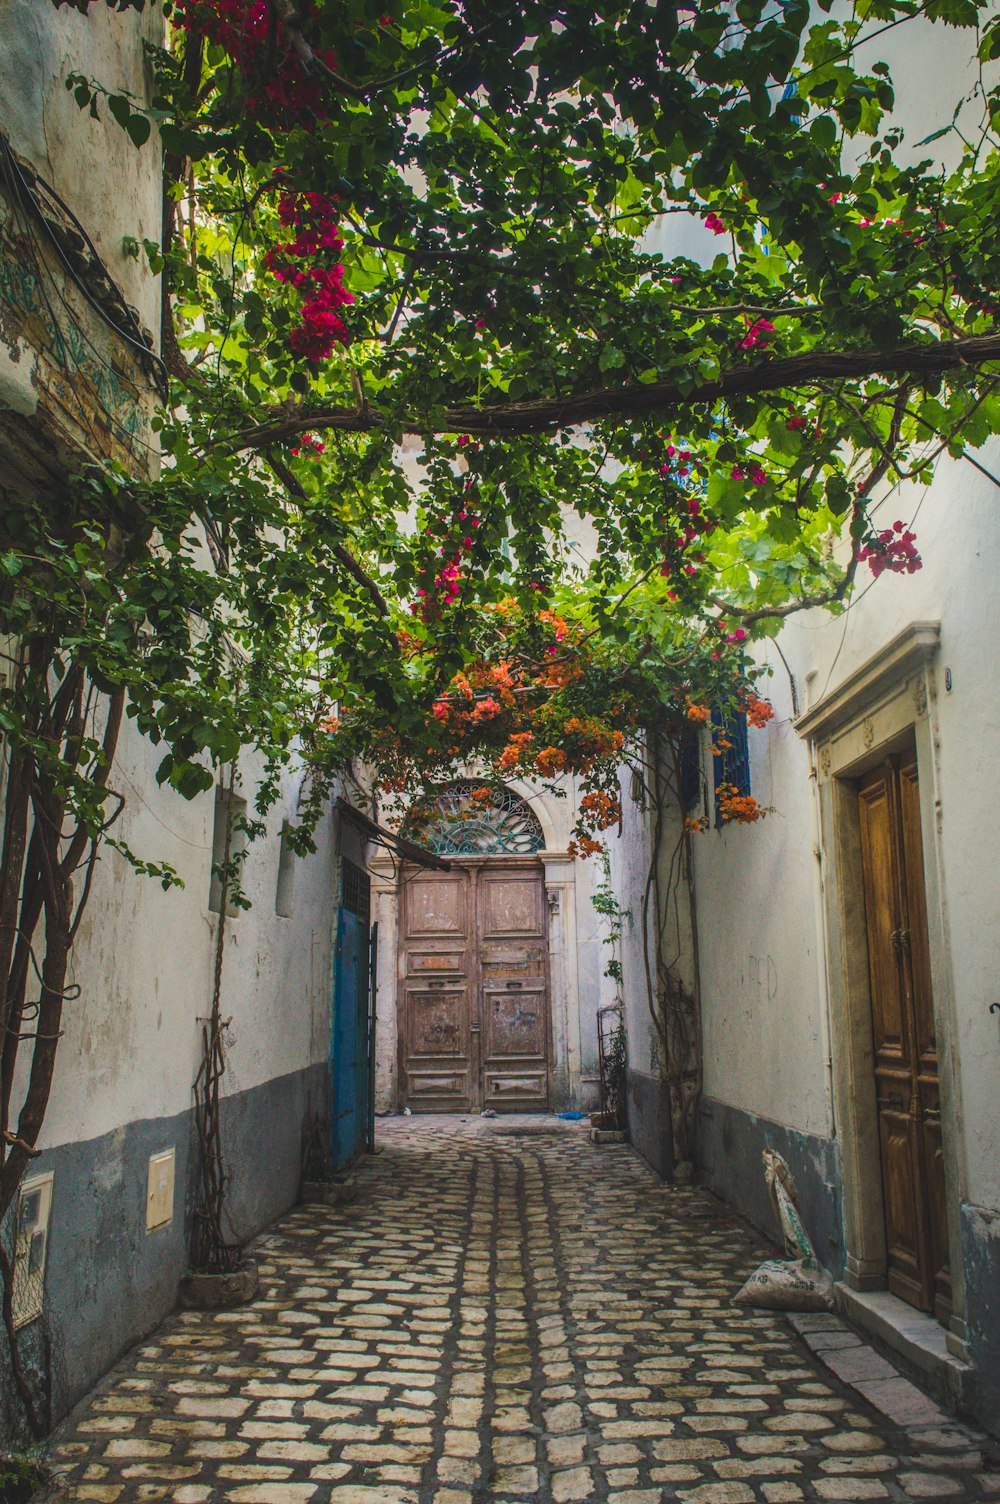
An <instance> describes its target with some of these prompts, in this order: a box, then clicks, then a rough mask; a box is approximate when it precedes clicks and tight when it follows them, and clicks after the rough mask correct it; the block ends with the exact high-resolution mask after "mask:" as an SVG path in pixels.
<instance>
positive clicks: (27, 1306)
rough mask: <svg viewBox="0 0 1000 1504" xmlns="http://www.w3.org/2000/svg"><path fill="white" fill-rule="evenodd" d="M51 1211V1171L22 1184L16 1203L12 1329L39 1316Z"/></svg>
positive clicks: (42, 1295)
mask: <svg viewBox="0 0 1000 1504" xmlns="http://www.w3.org/2000/svg"><path fill="white" fill-rule="evenodd" d="M51 1212H52V1172H51V1170H50V1171H49V1173H48V1174H47V1175H32V1176H30V1177H29V1178H28V1179H27V1180H25V1181H23V1182H22V1185H21V1192H20V1195H19V1197H18V1203H17V1239H16V1242H15V1245H14V1283H13V1292H12V1294H13V1300H12V1305H13V1308H14V1327H15V1329H17V1328H19V1327H22V1326H27V1324H28V1322H29V1321H34V1320H35V1319H36V1317H38V1316H40V1315H41V1314H42V1301H43V1298H44V1295H45V1255H46V1252H47V1250H48V1242H49V1217H50V1214H51Z"/></svg>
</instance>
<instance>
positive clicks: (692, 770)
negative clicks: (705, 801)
mask: <svg viewBox="0 0 1000 1504" xmlns="http://www.w3.org/2000/svg"><path fill="white" fill-rule="evenodd" d="M679 777H680V796H681V808H682V809H683V811H684V813H685V814H689V813H690V812H691V810H693V809H697V808H698V806H699V805H700V804H701V800H702V787H701V731H700V729H697V730H696V729H692V730H690V731H686V732H685V733H684V735H683V737H682V738H681V746H680V767H679Z"/></svg>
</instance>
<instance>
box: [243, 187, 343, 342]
mask: <svg viewBox="0 0 1000 1504" xmlns="http://www.w3.org/2000/svg"><path fill="white" fill-rule="evenodd" d="M278 217H279V219H280V220H281V223H282V224H283V225H284V226H286V228H288V229H292V230H294V231H295V235H294V238H293V239H292V240H287V241H285V242H284V243H283V244H281V245H274V246H272V247H271V249H270V250H269V251H268V253H267V255H266V256H265V257H264V265H265V266H266V267H267V269H268V271H269V272H270V273H271V275H272V276H273V277H275V278H276V280H277V281H279V282H286V283H287V284H288V285H289V286H290V287H294V288H296V289H297V290H298V291H299V292H301V293H302V296H303V299H304V301H303V304H302V313H301V316H300V317H301V322H300V323H299V325H298V327H297V328H295V329H293V330H292V332H291V334H290V335H289V336H288V343H289V344H290V345H291V347H292V349H293V350H294V351H295V353H296V355H301V356H303V357H304V358H305V359H306V360H308V361H310V362H311V363H312V364H313V365H317V364H318V363H319V361H321V360H326V359H327V357H328V356H329V355H330V353H331V351H332V350H333V347H334V345H338V344H339V345H346V344H347V343H348V341H349V340H350V335H349V334H348V331H347V325H346V324H345V323H344V321H343V319H342V318H341V317H340V314H339V313H338V311H337V310H338V309H340V308H343V307H344V305H345V304H346V303H353V302H354V299H353V297H352V296H351V294H350V293H349V292H348V291H347V289H346V288H345V287H344V268H343V266H341V265H340V263H339V262H335V263H334V264H333V265H322V264H321V263H322V260H323V259H325V258H328V257H330V256H334V255H336V253H337V252H338V251H340V250H341V249H342V248H343V244H344V242H343V240H341V238H340V236H339V234H338V233H337V221H336V219H335V218H334V206H333V203H332V201H331V200H330V199H329V198H327V196H326V194H325V193H283V194H282V195H281V199H280V200H279V203H278Z"/></svg>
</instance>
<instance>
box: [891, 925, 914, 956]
mask: <svg viewBox="0 0 1000 1504" xmlns="http://www.w3.org/2000/svg"><path fill="white" fill-rule="evenodd" d="M889 939H890V940H891V941H892V948H893V950H894V951H895V952H896V955H897V956H901V955H902V954H903V952H904V951H905V950H909V948H910V932H909V930H893V932H892V934H891V935H890V936H889Z"/></svg>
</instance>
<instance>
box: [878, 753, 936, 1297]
mask: <svg viewBox="0 0 1000 1504" xmlns="http://www.w3.org/2000/svg"><path fill="white" fill-rule="evenodd" d="M858 801H859V813H860V817H861V854H862V860H863V866H864V888H865V913H866V921H867V930H868V967H869V980H870V985H871V1000H872V1022H873V1039H874V1055H875V1089H876V1102H877V1107H878V1127H879V1144H880V1152H881V1169H882V1199H883V1205H884V1209H885V1232H886V1249H887V1262H888V1285H889V1289H890V1290H891V1291H892V1292H893V1294H895V1295H898V1296H900V1298H901V1299H903V1300H905V1301H908V1302H909V1304H910V1305H913V1306H916V1307H917V1308H918V1309H919V1310H923V1311H933V1312H934V1314H935V1315H936V1317H937V1318H938V1320H939V1321H943V1322H947V1320H948V1318H949V1316H950V1314H951V1275H950V1272H949V1267H948V1228H947V1202H946V1192H945V1172H944V1154H943V1147H942V1136H941V1094H940V1087H939V1082H938V1051H937V1039H936V1037H935V1027H934V1001H933V997H932V993H931V971H930V952H929V947H928V940H927V903H926V896H925V891H924V857H923V841H922V837H921V830H920V789H919V783H918V779H917V760H916V753H915V751H914V750H913V749H912V748H909V749H907V750H904V751H903V752H901V753H899V754H897V755H895V756H892V757H889V758H887V759H886V761H885V762H883V763H881V764H880V765H879V766H878V767H877V768H874V769H873V770H872V771H871V772H870V773H868V774H867V775H866V777H865V778H863V779H862V780H861V782H860V785H859V787H858Z"/></svg>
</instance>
